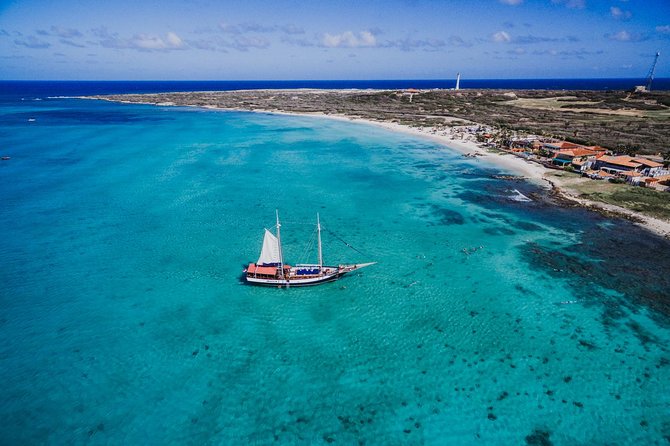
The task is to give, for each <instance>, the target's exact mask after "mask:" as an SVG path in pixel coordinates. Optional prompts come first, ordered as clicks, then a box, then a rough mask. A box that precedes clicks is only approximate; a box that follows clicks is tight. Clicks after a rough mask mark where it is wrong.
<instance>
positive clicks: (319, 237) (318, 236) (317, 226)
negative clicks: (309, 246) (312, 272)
mask: <svg viewBox="0 0 670 446" xmlns="http://www.w3.org/2000/svg"><path fill="white" fill-rule="evenodd" d="M316 232H317V238H318V240H319V272H321V268H322V267H323V253H322V252H321V222H320V221H319V213H318V212H317V213H316Z"/></svg>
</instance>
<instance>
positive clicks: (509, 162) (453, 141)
mask: <svg viewBox="0 0 670 446" xmlns="http://www.w3.org/2000/svg"><path fill="white" fill-rule="evenodd" d="M310 90H311V89H310ZM241 91H244V90H241ZM316 91H318V90H316ZM328 91H329V90H322V91H320V92H322V93H327V92H328ZM79 99H89V100H90V99H95V100H106V101H110V102H119V103H126V104H149V105H157V106H163V107H165V106H170V107H181V106H185V107H193V108H201V109H206V110H221V111H238V112H251V113H266V114H275V115H286V116H304V117H311V118H321V119H333V120H338V121H346V122H357V123H361V124H366V125H372V126H376V127H380V128H383V129H385V130H388V131H392V132H397V133H404V134H407V135H412V136H416V137H419V138H424V139H429V140H431V141H434V142H436V143H438V144H440V145H441V146H443V147H445V148H446V149H448V150H453V151H456V152H458V153H461V154H463V155H466V154H470V155H472V156H473V157H475V158H481V159H483V160H484V161H485V162H487V163H489V164H491V165H493V166H496V167H499V168H502V169H503V170H506V171H508V172H510V173H514V174H517V175H520V176H523V179H524V180H526V181H530V182H532V183H534V184H536V185H539V186H541V187H544V188H546V189H548V190H551V191H552V192H553V193H555V194H556V195H558V196H559V197H560V198H562V199H564V200H567V201H569V202H572V203H574V204H575V205H576V206H581V207H584V208H587V209H590V210H592V211H594V212H599V213H601V214H603V215H606V216H609V217H616V218H622V219H625V220H628V221H631V222H632V223H634V224H637V225H639V226H642V227H643V228H645V229H647V230H649V231H651V232H652V233H654V234H656V235H658V236H660V237H663V238H666V239H670V221H666V220H661V219H658V218H655V217H651V216H648V215H644V214H641V213H639V212H635V211H632V210H629V209H626V208H623V207H621V206H616V205H612V204H607V203H600V202H596V201H592V200H588V199H584V198H581V197H579V196H578V194H577V193H576V192H575V191H574V190H571V189H570V186H569V185H568V184H566V183H565V182H564V181H561V180H560V179H557V178H555V177H554V178H551V179H550V178H547V175H546V174H547V173H548V170H547V169H546V168H544V167H543V166H541V165H539V164H537V163H534V162H531V161H527V160H524V159H522V158H520V157H517V156H514V155H512V154H509V153H492V152H490V151H488V150H486V148H484V147H482V146H480V145H479V143H477V142H476V141H474V140H473V139H472V137H468V136H470V135H468V136H466V137H465V138H464V137H463V133H464V132H463V128H464V127H470V126H478V125H483V124H478V123H476V122H472V123H470V124H469V125H465V126H454V127H449V128H447V129H437V128H436V127H413V126H410V125H405V124H398V123H395V122H387V121H376V120H372V119H367V118H362V117H360V116H356V115H346V114H341V113H325V112H291V111H286V110H279V109H262V108H243V107H218V106H215V105H196V104H193V105H191V104H175V103H172V102H142V101H131V100H125V101H124V100H118V99H109V98H103V97H93V96H81V97H79ZM454 119H458V118H454ZM459 130H460V131H459Z"/></svg>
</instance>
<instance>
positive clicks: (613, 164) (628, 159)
mask: <svg viewBox="0 0 670 446" xmlns="http://www.w3.org/2000/svg"><path fill="white" fill-rule="evenodd" d="M594 168H595V169H601V170H604V171H606V172H609V173H612V174H620V173H622V172H631V171H634V172H638V173H640V174H642V175H644V176H647V177H653V176H656V175H659V174H660V173H661V172H663V164H661V163H657V162H656V161H651V160H649V159H646V158H640V157H632V156H627V155H620V156H607V155H604V156H601V157H600V158H598V159H596V162H595V164H594Z"/></svg>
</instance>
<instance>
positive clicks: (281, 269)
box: [275, 209, 284, 279]
mask: <svg viewBox="0 0 670 446" xmlns="http://www.w3.org/2000/svg"><path fill="white" fill-rule="evenodd" d="M275 213H276V214H277V245H278V246H279V277H281V278H282V279H283V278H284V253H283V252H282V249H281V234H280V231H279V228H281V224H280V223H279V209H276V210H275Z"/></svg>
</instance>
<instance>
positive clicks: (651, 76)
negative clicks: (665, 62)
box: [645, 52, 661, 91]
mask: <svg viewBox="0 0 670 446" xmlns="http://www.w3.org/2000/svg"><path fill="white" fill-rule="evenodd" d="M660 55H661V53H660V52H656V57H654V63H653V64H651V68H650V69H649V74H647V83H646V84H645V88H646V89H647V91H651V83H652V82H653V80H654V71H656V64H657V63H658V56H660Z"/></svg>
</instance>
